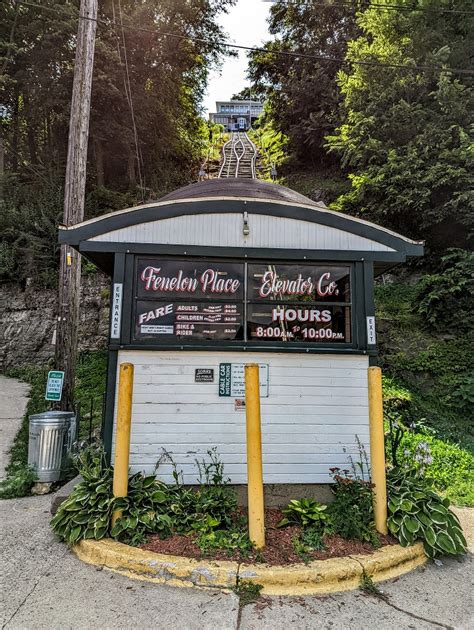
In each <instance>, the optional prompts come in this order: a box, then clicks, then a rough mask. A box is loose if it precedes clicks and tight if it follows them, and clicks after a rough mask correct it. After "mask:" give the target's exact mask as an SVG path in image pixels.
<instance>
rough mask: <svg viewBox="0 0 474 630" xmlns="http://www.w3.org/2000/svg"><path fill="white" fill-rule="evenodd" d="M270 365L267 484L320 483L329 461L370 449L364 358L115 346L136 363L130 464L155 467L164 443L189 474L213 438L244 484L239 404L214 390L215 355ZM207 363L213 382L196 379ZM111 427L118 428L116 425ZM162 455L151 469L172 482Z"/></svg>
mask: <svg viewBox="0 0 474 630" xmlns="http://www.w3.org/2000/svg"><path fill="white" fill-rule="evenodd" d="M246 361H248V362H250V361H251V362H258V363H268V364H269V366H270V367H269V397H268V398H262V399H261V404H262V443H263V473H264V481H265V483H327V482H329V481H330V477H329V474H328V473H329V468H331V467H333V466H339V467H341V468H347V467H348V457H349V455H353V457H354V459H357V458H358V448H357V444H356V435H357V436H359V438H360V440H361V441H362V443H363V444H365V446H366V448H367V451H368V444H369V424H368V397H367V368H368V359H367V357H359V356H355V357H353V356H335V355H331V356H323V355H305V354H298V355H297V354H283V353H258V354H253V353H252V355H249V354H248V353H246V354H243V353H237V352H236V353H219V352H177V351H170V352H158V351H147V350H140V351H131V350H128V351H126V350H123V351H120V352H119V364H120V363H122V362H130V363H133V364H134V366H135V380H134V391H133V410H132V413H133V417H132V438H131V448H130V466H131V468H132V470H133V471H134V472H136V471H144V472H146V473H152V472H153V470H154V467H155V464H156V462H157V460H158V459H159V457H160V455H161V454H162V452H163V449H165V450H166V451H168V452H169V453H171V454H172V456H173V459H174V461H175V463H176V465H177V467H178V470H182V471H183V474H184V481H185V483H195V482H196V480H197V475H198V471H197V468H196V465H195V459H196V458H198V459H202V458H203V457H204V458H205V457H206V453H207V451H208V450H209V449H210V448H212V447H214V446H215V447H217V450H218V453H219V455H220V457H221V459H222V460H223V462H224V464H225V472H226V474H227V475H228V476H229V477H230V478H231V480H232V482H233V483H246V456H245V450H246V447H245V413H244V412H242V411H240V412H239V411H235V410H234V399H233V398H223V397H221V398H220V397H219V395H218V372H219V363H244V362H246ZM199 367H200V368H203V367H204V368H214V376H215V381H214V383H195V382H194V370H195V369H196V368H199ZM114 436H115V427H114ZM171 473H172V467H171V465H170V464H169V463H163V464H161V465H160V468H159V471H158V476H159V477H160V478H162V479H163V480H164V481H167V482H169V481H172V477H171Z"/></svg>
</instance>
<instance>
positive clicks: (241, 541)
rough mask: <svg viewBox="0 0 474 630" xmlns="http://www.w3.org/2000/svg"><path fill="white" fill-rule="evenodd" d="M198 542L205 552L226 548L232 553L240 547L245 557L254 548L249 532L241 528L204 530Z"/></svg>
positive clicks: (225, 549)
mask: <svg viewBox="0 0 474 630" xmlns="http://www.w3.org/2000/svg"><path fill="white" fill-rule="evenodd" d="M196 543H197V545H198V546H199V548H200V550H201V552H202V553H203V554H209V553H211V552H212V551H216V550H219V551H221V550H224V551H226V552H228V554H229V555H231V554H232V553H233V552H235V550H236V549H238V550H239V552H240V554H241V556H242V557H245V556H248V555H249V554H250V552H251V551H252V550H253V545H252V542H251V541H250V538H249V537H248V534H247V532H246V531H242V530H239V529H231V530H225V529H217V530H214V529H211V530H210V531H202V532H200V533H199V535H198V537H197V539H196Z"/></svg>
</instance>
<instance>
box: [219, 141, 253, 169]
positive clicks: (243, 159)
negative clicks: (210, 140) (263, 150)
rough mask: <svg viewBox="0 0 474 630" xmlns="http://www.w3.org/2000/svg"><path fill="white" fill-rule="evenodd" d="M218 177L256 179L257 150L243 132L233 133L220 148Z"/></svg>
mask: <svg viewBox="0 0 474 630" xmlns="http://www.w3.org/2000/svg"><path fill="white" fill-rule="evenodd" d="M222 156H223V158H222V163H221V166H220V168H219V174H218V177H220V178H227V177H241V178H246V179H256V178H257V175H256V170H255V161H256V159H257V148H256V146H255V145H254V143H253V142H252V141H251V140H250V138H249V137H248V135H247V134H246V133H245V132H244V131H234V132H233V133H232V135H231V137H230V139H229V140H228V141H227V142H226V143H225V144H224V146H223V148H222Z"/></svg>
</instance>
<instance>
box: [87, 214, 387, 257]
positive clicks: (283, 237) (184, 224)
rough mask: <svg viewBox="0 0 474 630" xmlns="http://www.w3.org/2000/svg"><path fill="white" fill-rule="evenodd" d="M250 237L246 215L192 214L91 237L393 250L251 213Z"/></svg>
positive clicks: (318, 227) (324, 228)
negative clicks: (247, 233) (245, 227)
mask: <svg viewBox="0 0 474 630" xmlns="http://www.w3.org/2000/svg"><path fill="white" fill-rule="evenodd" d="M249 227H250V234H249V235H248V236H246V237H245V236H244V235H243V231H242V229H243V215H242V213H235V214H218V213H216V214H191V215H186V216H180V217H174V218H172V219H162V220H159V221H150V222H148V223H138V224H136V225H131V226H129V227H126V228H121V229H119V230H113V231H112V232H106V233H105V234H101V235H99V236H95V237H93V238H91V239H90V240H91V241H100V242H109V243H110V242H119V243H159V244H165V245H202V246H219V247H262V248H265V247H272V248H283V249H323V250H324V249H331V250H333V249H334V250H349V251H350V250H352V251H354V250H355V251H370V252H374V251H377V252H393V251H394V250H393V249H391V248H390V247H387V246H386V245H382V244H381V243H378V242H376V241H373V240H371V239H368V238H364V237H363V236H357V235H356V234H351V233H350V232H345V231H344V230H338V229H337V228H333V227H328V226H326V225H320V224H318V223H311V222H309V221H300V220H297V219H288V218H284V217H274V216H269V215H264V214H249Z"/></svg>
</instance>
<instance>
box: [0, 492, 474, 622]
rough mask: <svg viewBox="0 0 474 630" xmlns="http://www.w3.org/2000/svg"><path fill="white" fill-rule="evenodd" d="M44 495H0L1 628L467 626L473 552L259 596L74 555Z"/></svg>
mask: <svg viewBox="0 0 474 630" xmlns="http://www.w3.org/2000/svg"><path fill="white" fill-rule="evenodd" d="M50 501H51V498H50V497H48V496H43V497H27V498H24V499H16V500H8V501H3V502H1V503H0V507H1V525H2V536H1V555H2V567H3V570H2V582H3V583H2V595H3V604H2V620H1V623H2V628H8V629H9V630H10V629H14V628H15V629H18V628H26V629H34V630H36V629H37V628H38V629H40V628H48V629H49V630H55V629H56V628H57V629H61V630H66V629H74V630H75V629H76V628H77V629H81V630H83V629H88V628H91V629H92V628H94V629H107V630H108V629H109V628H110V629H112V628H114V629H115V628H120V629H122V628H123V629H140V630H142V629H143V630H145V629H148V628H150V629H151V628H153V629H158V630H161V629H165V628H166V629H168V628H173V629H174V628H179V630H188V629H190V630H191V629H192V630H194V629H196V630H198V629H199V630H207V629H216V630H221V629H222V630H227V629H237V628H239V630H243V629H248V630H250V629H255V630H260V629H262V630H263V629H265V630H266V629H268V628H270V629H271V630H279V629H282V630H283V629H285V630H286V629H287V628H288V627H290V626H291V627H292V628H295V629H296V630H300V629H301V630H302V629H306V628H308V629H313V628H314V629H327V630H339V629H350V630H358V629H361V630H362V629H364V630H365V629H367V628H373V629H374V630H382V629H386V628H387V629H388V628H396V629H397V630H403V629H405V628H410V629H415V630H423V629H425V628H459V629H465V630H467V629H469V628H474V603H473V593H474V588H473V564H474V563H473V559H472V555H471V556H469V557H467V558H466V559H464V560H457V559H451V560H448V561H443V565H442V566H436V565H429V566H427V567H426V568H422V569H418V570H416V571H415V572H413V573H411V574H408V575H405V576H403V577H401V578H398V579H396V580H392V581H389V582H385V583H384V584H383V585H381V589H382V591H383V597H377V596H373V595H366V594H365V593H362V592H360V591H354V592H351V593H344V594H340V595H331V596H327V597H304V598H303V597H298V598H291V597H272V598H269V597H268V598H267V597H264V598H261V599H260V600H259V601H258V602H257V603H256V604H254V605H249V606H246V607H244V608H243V609H240V607H239V601H238V598H237V597H236V595H234V594H233V593H221V592H219V591H215V590H207V589H206V590H196V589H192V588H172V587H169V586H161V585H157V584H152V583H148V582H142V581H136V580H130V579H128V578H125V577H123V576H120V575H117V574H115V573H113V572H111V571H109V570H107V569H103V570H97V568H95V567H93V566H90V565H86V564H83V563H82V562H80V561H79V560H78V559H77V558H76V557H75V556H74V555H73V554H72V553H71V552H70V551H69V550H68V549H67V547H65V546H64V545H63V544H60V543H59V542H57V541H56V540H55V538H54V536H53V535H52V534H51V532H50V529H49V526H48V522H49V519H50V512H49V508H50Z"/></svg>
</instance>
